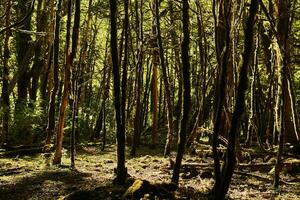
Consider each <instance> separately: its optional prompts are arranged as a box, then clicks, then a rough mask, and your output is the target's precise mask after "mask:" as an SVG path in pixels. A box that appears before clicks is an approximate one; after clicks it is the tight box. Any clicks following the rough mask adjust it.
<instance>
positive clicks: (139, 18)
mask: <svg viewBox="0 0 300 200" xmlns="http://www.w3.org/2000/svg"><path fill="white" fill-rule="evenodd" d="M138 4H140V8H139V6H138ZM142 5H143V0H140V3H138V1H136V2H135V13H136V23H137V26H138V27H137V31H136V34H137V48H138V49H137V50H138V52H137V70H136V76H137V78H136V107H135V118H134V133H133V142H132V148H131V152H130V154H131V155H135V154H136V148H137V147H138V146H139V143H140V135H141V131H142V130H141V129H142V123H143V121H142V111H141V110H142V108H141V107H142V106H141V93H142V79H143V77H142V76H143V57H144V56H143V10H142V8H143V6H142ZM138 10H139V11H140V14H139V12H138Z"/></svg>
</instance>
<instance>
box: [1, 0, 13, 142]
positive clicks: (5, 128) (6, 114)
mask: <svg viewBox="0 0 300 200" xmlns="http://www.w3.org/2000/svg"><path fill="white" fill-rule="evenodd" d="M5 15H6V17H5V27H6V28H7V27H9V24H10V15H11V0H8V1H7V4H6V11H5ZM9 37H10V29H7V30H6V32H5V39H4V60H3V71H2V83H3V84H2V95H1V96H2V97H1V98H2V103H1V104H2V107H3V119H2V135H1V136H0V146H6V145H8V143H9V140H8V133H9V119H10V102H9V93H8V81H9V80H8V79H9V77H8V76H9V69H8V60H9V57H10V55H9Z"/></svg>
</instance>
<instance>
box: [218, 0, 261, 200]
mask: <svg viewBox="0 0 300 200" xmlns="http://www.w3.org/2000/svg"><path fill="white" fill-rule="evenodd" d="M257 10H258V2H257V0H251V5H250V11H249V16H248V18H247V20H246V27H245V31H244V34H245V39H244V52H243V63H242V66H241V71H240V75H239V84H238V90H237V95H236V100H235V101H236V104H235V108H234V112H233V116H232V121H231V127H230V131H229V135H228V136H229V137H228V145H227V151H226V155H225V163H224V165H223V168H222V179H221V185H220V188H215V189H218V190H215V194H214V195H215V196H214V199H216V200H223V199H225V196H226V194H227V191H228V189H229V186H230V182H231V177H232V175H233V171H234V167H235V163H236V140H237V138H238V136H239V133H238V132H239V129H240V123H241V117H242V115H243V113H244V109H245V108H244V107H245V93H246V90H247V84H248V77H247V76H248V68H249V65H250V63H251V57H252V52H253V36H254V25H255V18H256V13H257Z"/></svg>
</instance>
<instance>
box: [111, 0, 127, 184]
mask: <svg viewBox="0 0 300 200" xmlns="http://www.w3.org/2000/svg"><path fill="white" fill-rule="evenodd" d="M109 3H110V27H111V28H110V29H111V30H110V32H111V36H110V43H111V44H110V47H111V57H112V64H113V78H114V105H115V114H116V115H115V116H116V123H117V159H118V161H117V183H119V184H124V183H125V179H126V176H127V169H126V168H125V133H124V132H123V131H122V112H121V110H120V108H121V98H120V92H121V91H120V68H119V62H118V46H117V1H116V0H110V1H109Z"/></svg>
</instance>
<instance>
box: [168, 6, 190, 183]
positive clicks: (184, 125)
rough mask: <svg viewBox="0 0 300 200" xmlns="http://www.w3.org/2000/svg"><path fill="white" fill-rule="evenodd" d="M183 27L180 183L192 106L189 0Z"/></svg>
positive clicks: (174, 179)
mask: <svg viewBox="0 0 300 200" xmlns="http://www.w3.org/2000/svg"><path fill="white" fill-rule="evenodd" d="M182 28H183V41H182V45H181V52H182V53H181V60H182V76H183V116H182V120H181V129H180V134H179V137H178V147H177V155H176V161H175V165H174V171H173V176H172V182H173V183H175V184H176V185H178V181H179V171H180V166H181V161H182V158H183V154H184V149H185V142H186V135H187V130H188V124H189V112H190V107H191V105H190V104H191V94H190V92H191V88H190V87H191V85H190V61H189V38H190V32H189V3H188V0H183V1H182Z"/></svg>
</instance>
